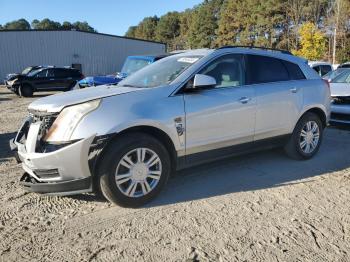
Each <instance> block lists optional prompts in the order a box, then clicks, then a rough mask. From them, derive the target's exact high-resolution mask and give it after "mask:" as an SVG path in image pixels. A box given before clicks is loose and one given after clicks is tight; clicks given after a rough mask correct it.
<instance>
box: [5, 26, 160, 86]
mask: <svg viewBox="0 0 350 262" xmlns="http://www.w3.org/2000/svg"><path fill="white" fill-rule="evenodd" d="M165 48H166V47H165V45H164V44H161V43H156V42H147V41H141V40H134V39H128V38H122V37H114V36H109V35H104V34H94V33H86V32H80V31H0V81H1V79H3V78H4V77H5V76H6V74H8V73H14V72H20V71H21V70H22V69H24V68H25V67H27V66H30V65H56V66H71V64H73V63H74V64H75V63H77V64H82V70H83V74H84V75H86V76H88V75H104V74H111V73H115V72H118V71H120V69H121V67H122V65H123V63H124V60H125V58H126V57H127V56H129V55H145V54H157V53H163V52H165V51H166V50H165Z"/></svg>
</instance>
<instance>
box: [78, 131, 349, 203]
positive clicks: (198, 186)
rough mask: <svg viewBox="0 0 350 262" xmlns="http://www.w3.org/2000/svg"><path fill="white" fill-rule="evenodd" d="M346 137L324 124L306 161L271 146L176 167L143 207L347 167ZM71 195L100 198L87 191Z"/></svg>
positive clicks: (292, 181) (302, 178) (308, 177)
mask: <svg viewBox="0 0 350 262" xmlns="http://www.w3.org/2000/svg"><path fill="white" fill-rule="evenodd" d="M349 138H350V129H346V130H343V129H336V128H328V129H327V130H326V131H325V136H324V139H323V144H322V146H321V149H320V151H319V153H318V154H317V155H316V156H315V157H314V158H312V159H310V160H307V161H298V160H293V159H290V158H288V157H287V156H286V155H285V153H284V152H283V150H282V149H275V150H270V151H261V152H258V153H252V154H248V155H242V156H239V157H234V158H228V159H225V160H220V161H215V162H212V163H207V164H204V165H200V166H196V167H192V168H188V169H186V170H182V171H179V172H177V173H176V174H175V175H174V176H172V177H171V178H170V179H169V182H168V184H167V186H166V188H165V189H164V190H163V191H162V193H161V194H160V195H159V196H158V197H157V198H156V199H155V200H154V201H152V202H151V203H149V204H147V205H146V206H144V208H149V207H157V206H163V205H171V204H176V203H182V202H188V201H195V200H200V199H208V198H211V197H216V196H221V195H227V194H234V193H237V192H246V191H254V190H263V189H267V188H274V187H282V186H287V185H293V184H298V183H309V182H312V181H313V179H317V178H316V177H318V176H321V175H331V174H332V172H335V171H342V170H344V169H347V168H349V167H350V157H349V155H350V139H349ZM72 197H73V198H74V199H80V200H84V201H98V202H101V201H104V200H103V198H96V197H95V196H94V195H87V194H86V195H81V196H72ZM232 197H234V195H233V196H232Z"/></svg>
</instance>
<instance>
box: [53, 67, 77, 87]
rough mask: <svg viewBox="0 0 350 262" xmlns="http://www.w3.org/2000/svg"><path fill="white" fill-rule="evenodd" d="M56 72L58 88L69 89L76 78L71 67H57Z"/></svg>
mask: <svg viewBox="0 0 350 262" xmlns="http://www.w3.org/2000/svg"><path fill="white" fill-rule="evenodd" d="M54 72H55V73H54V74H55V77H54V79H55V80H54V82H55V83H54V85H55V88H56V89H59V90H67V89H69V88H70V87H71V86H72V84H73V82H74V80H73V76H72V74H71V72H70V70H69V69H65V68H55V71H54Z"/></svg>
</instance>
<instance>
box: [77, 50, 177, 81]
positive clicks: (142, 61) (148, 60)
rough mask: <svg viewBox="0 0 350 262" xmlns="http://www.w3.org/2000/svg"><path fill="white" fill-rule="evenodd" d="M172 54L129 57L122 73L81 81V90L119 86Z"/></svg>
mask: <svg viewBox="0 0 350 262" xmlns="http://www.w3.org/2000/svg"><path fill="white" fill-rule="evenodd" d="M169 55H170V54H160V55H147V56H128V57H127V58H126V60H125V62H124V65H123V68H122V70H121V72H118V73H116V74H115V75H107V76H89V77H86V78H84V79H82V80H80V81H79V86H80V87H81V88H84V87H89V86H99V85H107V84H117V83H119V82H120V81H121V80H123V79H124V78H126V77H127V76H129V75H131V74H133V73H135V72H136V71H138V70H140V69H142V68H144V67H145V66H147V65H149V64H152V63H154V62H155V61H158V60H160V59H162V58H164V57H167V56H169Z"/></svg>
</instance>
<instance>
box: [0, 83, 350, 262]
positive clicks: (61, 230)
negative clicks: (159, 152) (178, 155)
mask: <svg viewBox="0 0 350 262" xmlns="http://www.w3.org/2000/svg"><path fill="white" fill-rule="evenodd" d="M0 90H1V91H0V178H1V179H0V205H1V208H0V261H26V260H28V261H29V260H30V261H134V260H137V261H198V260H199V261H317V262H319V261H350V235H349V234H350V201H349V200H350V139H349V138H350V132H349V131H348V130H344V129H342V130H340V129H334V128H331V129H328V130H326V133H325V138H324V141H323V145H322V148H321V151H320V152H319V154H318V155H317V156H316V157H315V158H314V159H312V160H310V161H305V162H298V161H294V160H290V159H288V158H287V157H286V156H285V155H284V154H283V153H282V152H281V151H280V150H275V151H269V152H261V153H255V154H251V155H248V156H242V157H239V158H234V159H229V160H225V161H220V162H217V163H214V164H207V165H204V166H200V167H196V168H192V169H189V170H186V171H182V172H180V173H178V174H177V175H176V176H174V177H173V178H172V179H171V180H170V182H169V184H168V186H167V189H166V190H165V191H163V192H162V194H161V195H160V196H159V197H158V198H157V200H156V201H154V202H152V203H151V204H150V205H148V206H147V207H144V208H141V209H125V208H120V207H116V206H111V205H110V204H108V203H107V202H105V201H104V200H101V199H97V198H96V197H95V196H93V195H81V196H75V197H47V196H40V195H37V194H34V193H26V192H24V191H23V190H22V188H20V186H19V185H18V180H19V177H20V175H21V174H22V170H21V167H20V165H18V164H16V162H15V160H14V159H13V158H12V156H11V154H10V152H9V148H8V140H9V139H10V138H12V137H13V136H14V135H15V132H16V130H17V128H18V126H19V125H20V123H21V121H22V119H23V118H24V117H25V115H26V106H27V105H28V104H29V103H30V102H31V101H33V100H34V99H36V98H38V96H36V97H34V98H33V99H22V98H17V97H16V96H15V95H13V94H11V93H9V92H7V90H6V89H4V88H3V87H0Z"/></svg>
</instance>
